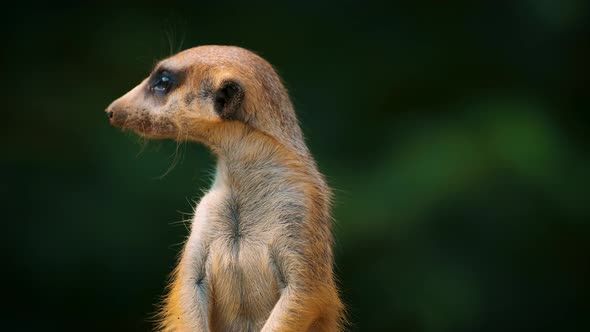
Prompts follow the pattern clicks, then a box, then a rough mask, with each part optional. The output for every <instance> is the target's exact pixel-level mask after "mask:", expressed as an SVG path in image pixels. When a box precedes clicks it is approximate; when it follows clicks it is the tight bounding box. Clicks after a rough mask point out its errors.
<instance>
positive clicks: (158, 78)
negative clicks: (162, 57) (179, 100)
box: [148, 68, 183, 96]
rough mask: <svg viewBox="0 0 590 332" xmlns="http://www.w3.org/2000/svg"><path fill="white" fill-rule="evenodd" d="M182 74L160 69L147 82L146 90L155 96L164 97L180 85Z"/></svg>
mask: <svg viewBox="0 0 590 332" xmlns="http://www.w3.org/2000/svg"><path fill="white" fill-rule="evenodd" d="M182 78H183V75H182V72H178V71H173V70H169V69H165V68H160V69H157V70H156V71H154V73H152V75H151V76H150V79H149V80H148V90H149V92H150V93H152V94H154V95H156V96H165V95H167V94H168V93H169V92H170V91H172V90H174V88H176V87H178V86H179V85H180V84H181V83H182Z"/></svg>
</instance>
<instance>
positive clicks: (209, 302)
mask: <svg viewBox="0 0 590 332" xmlns="http://www.w3.org/2000/svg"><path fill="white" fill-rule="evenodd" d="M226 197H227V196H226V191H225V190H223V188H215V187H214V188H213V189H212V190H211V191H210V192H209V193H207V195H205V197H203V198H202V199H201V202H200V203H199V205H198V206H197V209H196V211H195V216H194V219H193V225H192V230H191V235H190V236H189V239H188V242H187V244H186V248H185V252H184V255H183V259H182V261H183V263H188V264H186V265H185V266H184V276H185V277H186V278H187V279H185V280H190V283H192V284H193V285H194V284H195V282H198V281H200V280H202V281H201V282H198V284H199V287H202V289H200V290H199V289H198V287H197V288H195V287H194V286H189V287H185V288H184V292H185V298H187V299H189V298H190V299H193V301H194V303H191V305H193V306H203V305H205V307H206V309H205V310H206V312H207V314H206V315H207V316H208V318H209V327H210V328H211V330H212V331H260V329H261V328H262V327H263V326H264V323H265V322H266V320H267V318H268V317H269V316H270V313H271V311H272V309H273V307H274V305H275V304H276V302H277V301H278V300H279V297H280V292H281V287H280V285H279V280H278V277H277V273H276V271H275V268H274V262H273V261H272V258H271V254H270V249H269V243H268V242H269V241H268V239H267V238H266V236H265V234H264V232H244V233H242V234H239V235H236V234H235V231H234V230H232V227H231V225H229V224H228V223H227V221H225V220H220V218H219V215H220V214H219V213H218V212H219V209H220V208H223V202H224V199H226ZM195 294H196V295H195ZM199 297H200V298H199Z"/></svg>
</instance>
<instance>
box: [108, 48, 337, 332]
mask: <svg viewBox="0 0 590 332" xmlns="http://www.w3.org/2000/svg"><path fill="white" fill-rule="evenodd" d="M161 68H168V69H170V70H173V71H177V72H181V73H183V74H182V75H183V77H184V78H183V80H182V83H181V84H179V85H178V86H176V87H175V88H174V89H172V90H171V91H170V92H169V93H168V94H167V95H166V96H165V97H162V98H158V97H155V96H154V95H152V93H153V92H151V89H152V88H151V86H150V83H149V81H148V79H146V80H144V81H143V82H142V83H141V84H140V85H138V86H137V87H136V88H134V89H133V90H131V91H130V92H129V93H127V94H126V95H124V96H123V97H121V98H119V99H118V100H116V101H115V102H113V103H112V104H111V105H110V106H109V108H108V109H107V112H109V115H110V116H111V123H113V124H114V125H116V126H119V127H122V128H126V129H130V130H133V131H135V132H137V133H138V134H140V135H143V136H145V137H150V138H172V139H176V140H178V141H198V142H201V143H203V144H205V145H206V146H208V147H209V148H211V150H212V151H213V152H214V153H215V155H216V157H217V170H216V176H215V181H214V183H213V185H212V187H211V189H210V190H209V192H208V193H207V194H206V195H205V196H204V197H203V198H202V199H201V201H200V202H199V204H198V206H197V207H196V210H195V215H194V218H193V223H192V229H191V233H190V236H189V238H188V240H187V241H186V243H185V247H184V250H183V252H182V254H181V257H180V261H179V263H178V266H177V267H176V269H175V272H174V273H173V276H172V283H171V285H170V288H169V293H168V296H167V298H166V300H165V304H164V306H163V310H162V313H161V316H162V321H161V330H162V331H177V332H180V331H259V330H262V331H265V332H270V331H285V332H286V331H297V332H299V331H340V330H341V329H342V322H343V305H342V303H341V301H340V299H339V295H338V291H337V288H336V283H335V280H334V275H333V252H332V245H333V239H332V233H331V225H332V218H331V212H330V209H331V207H330V199H331V192H330V189H329V187H328V186H327V184H326V183H325V180H324V178H323V176H322V175H321V174H320V173H319V171H318V170H317V167H316V165H315V162H314V160H313V158H312V157H311V155H310V153H309V151H308V149H307V147H306V145H305V142H304V140H303V136H302V134H301V129H300V127H299V124H298V122H297V119H296V116H295V112H294V110H293V106H292V104H291V101H290V99H289V96H288V94H287V92H286V90H285V89H284V87H283V85H282V84H281V81H280V79H279V77H278V75H277V74H276V73H275V71H274V70H273V68H272V67H271V66H270V65H269V64H268V63H267V62H266V61H265V60H263V59H262V58H260V57H259V56H257V55H255V54H253V53H251V52H249V51H247V50H244V49H241V48H238V47H228V46H202V47H197V48H193V49H189V50H186V51H184V52H181V53H179V54H177V55H175V56H173V57H171V58H169V59H166V60H163V61H162V62H161V63H160V64H158V66H157V67H156V69H155V70H154V73H153V74H152V76H153V75H156V73H157V72H158V71H159V70H161ZM228 80H232V81H235V82H239V84H240V85H241V86H242V87H243V91H244V96H243V100H241V102H240V104H239V105H240V106H239V110H237V111H238V112H239V119H224V118H222V116H221V115H220V114H218V112H216V109H215V108H214V105H213V100H214V98H212V97H211V96H210V95H208V93H209V92H208V91H209V90H212V91H219V89H220V87H221V86H222V84H223V82H226V81H228ZM208 86H209V87H210V88H211V89H208ZM228 107H229V106H228Z"/></svg>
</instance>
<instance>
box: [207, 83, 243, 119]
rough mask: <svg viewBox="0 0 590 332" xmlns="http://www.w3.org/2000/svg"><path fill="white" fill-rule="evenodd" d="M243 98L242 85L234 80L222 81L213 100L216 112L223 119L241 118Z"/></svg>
mask: <svg viewBox="0 0 590 332" xmlns="http://www.w3.org/2000/svg"><path fill="white" fill-rule="evenodd" d="M243 99H244V89H243V88H242V85H241V84H240V83H238V82H236V81H234V80H225V81H223V82H221V84H220V85H219V87H218V88H217V90H216V91H215V96H214V101H213V103H214V107H215V112H217V114H219V116H220V117H221V118H222V119H227V120H236V119H239V114H240V108H241V107H242V100H243Z"/></svg>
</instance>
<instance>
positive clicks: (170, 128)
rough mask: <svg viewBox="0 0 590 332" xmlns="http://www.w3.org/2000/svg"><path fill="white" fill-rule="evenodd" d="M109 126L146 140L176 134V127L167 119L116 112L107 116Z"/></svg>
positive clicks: (144, 114) (143, 114)
mask: <svg viewBox="0 0 590 332" xmlns="http://www.w3.org/2000/svg"><path fill="white" fill-rule="evenodd" d="M109 120H110V123H111V125H113V126H115V127H118V128H120V129H122V130H129V131H132V132H134V133H136V134H138V135H140V136H143V137H146V138H165V137H169V136H170V135H172V134H174V133H175V132H176V125H175V124H174V123H173V122H172V121H170V120H167V119H163V118H154V117H153V116H150V115H149V114H146V113H142V114H137V115H136V114H129V113H127V112H117V113H115V114H114V115H111V114H109Z"/></svg>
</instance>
